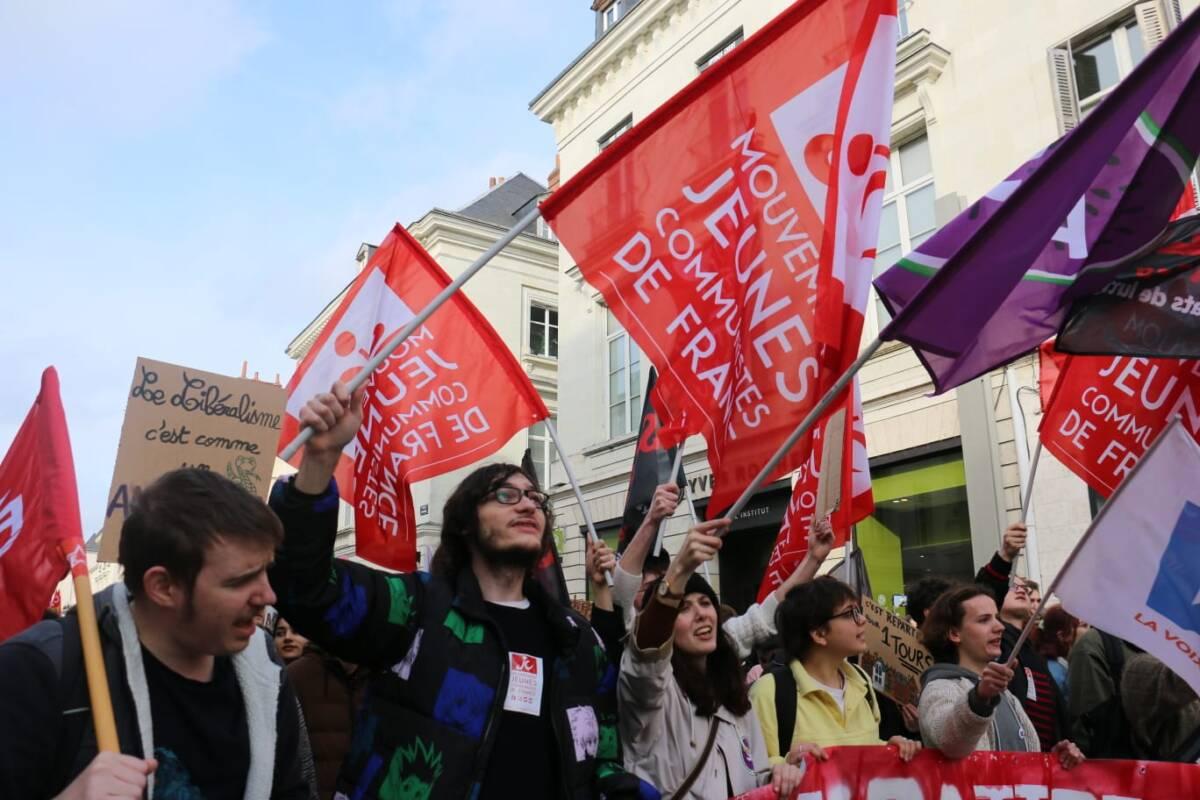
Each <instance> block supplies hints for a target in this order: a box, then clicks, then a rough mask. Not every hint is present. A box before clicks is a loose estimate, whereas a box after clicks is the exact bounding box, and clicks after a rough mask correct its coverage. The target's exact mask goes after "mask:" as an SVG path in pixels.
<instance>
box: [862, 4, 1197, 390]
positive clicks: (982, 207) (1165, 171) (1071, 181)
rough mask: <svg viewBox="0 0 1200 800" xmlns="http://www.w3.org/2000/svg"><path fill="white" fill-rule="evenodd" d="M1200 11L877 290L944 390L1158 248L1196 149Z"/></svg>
mask: <svg viewBox="0 0 1200 800" xmlns="http://www.w3.org/2000/svg"><path fill="white" fill-rule="evenodd" d="M1198 68H1200V14H1195V13H1193V14H1191V15H1190V16H1189V17H1188V18H1187V19H1186V20H1184V21H1183V23H1182V24H1181V25H1180V26H1179V27H1178V28H1177V29H1176V30H1175V31H1174V32H1173V33H1172V34H1171V35H1170V36H1169V37H1167V39H1166V40H1165V41H1164V42H1162V43H1161V44H1160V45H1159V46H1158V47H1156V48H1154V50H1152V51H1151V52H1150V53H1149V55H1147V57H1146V59H1145V60H1144V61H1143V62H1142V63H1141V64H1140V65H1138V67H1137V68H1136V69H1135V70H1134V71H1133V72H1132V73H1131V74H1130V75H1129V76H1128V77H1127V78H1126V79H1125V80H1124V81H1122V82H1121V84H1120V85H1119V86H1117V87H1116V89H1114V90H1113V92H1112V94H1111V95H1109V96H1108V97H1107V98H1106V99H1105V100H1104V101H1103V102H1102V103H1101V104H1100V105H1099V106H1098V107H1097V108H1096V109H1095V110H1094V111H1092V113H1091V114H1089V115H1088V116H1087V118H1086V119H1085V120H1084V121H1083V123H1082V124H1081V125H1080V126H1079V127H1077V128H1075V129H1074V130H1072V131H1070V132H1068V133H1067V134H1066V135H1065V136H1063V137H1062V138H1061V139H1059V140H1057V141H1056V142H1054V143H1053V144H1051V145H1050V146H1049V147H1047V148H1046V149H1045V150H1043V151H1042V152H1041V153H1039V154H1038V155H1037V156H1035V157H1034V158H1033V159H1031V160H1030V161H1028V162H1026V163H1025V164H1023V165H1022V166H1021V167H1020V168H1018V169H1017V171H1016V172H1014V173H1013V174H1012V175H1010V176H1009V177H1008V178H1007V179H1005V180H1004V181H1002V182H1001V183H1000V184H999V185H998V186H996V187H995V188H994V189H992V190H991V191H990V192H988V193H987V194H986V195H985V196H984V197H983V198H981V199H980V200H979V201H977V202H976V203H975V204H974V205H972V206H971V207H970V208H968V209H967V210H966V211H964V212H963V213H962V214H959V215H958V216H957V217H956V218H954V219H953V220H952V221H951V222H949V223H948V224H947V225H946V226H945V227H943V228H942V229H941V230H940V231H938V233H937V234H935V235H934V236H933V237H932V238H930V239H928V240H926V241H925V242H924V243H923V244H922V245H921V246H920V247H918V248H917V249H916V250H914V251H913V252H911V253H909V254H908V255H907V256H906V257H904V258H902V259H901V260H900V261H899V262H897V263H896V264H895V265H894V266H893V267H892V268H891V269H889V270H888V271H887V272H885V273H884V274H883V275H881V276H880V277H879V278H878V279H877V280H876V281H875V288H876V289H877V290H878V291H879V294H880V296H881V297H882V298H883V301H884V303H886V304H887V306H888V309H889V311H891V313H892V314H893V315H894V319H893V320H892V322H891V324H890V325H888V326H887V328H885V329H884V331H883V332H882V333H881V334H880V337H881V338H883V339H898V340H900V341H902V342H906V343H907V344H909V345H911V346H912V348H913V349H914V350H916V352H917V355H918V356H919V357H920V358H921V360H922V362H923V363H924V365H925V368H926V370H928V372H929V374H930V376H931V377H932V378H933V383H934V389H935V392H936V393H939V394H940V393H941V392H944V391H946V390H948V389H952V388H954V387H955V386H958V385H960V384H962V383H965V382H967V381H969V380H971V379H972V378H976V377H978V376H979V375H982V374H983V373H985V372H987V371H988V370H990V369H993V368H994V367H997V366H1000V365H1001V364H1005V363H1007V362H1008V361H1011V360H1012V359H1014V358H1016V357H1017V356H1020V355H1021V354H1023V353H1027V352H1029V351H1030V350H1033V349H1035V348H1036V347H1037V346H1038V345H1039V344H1040V343H1041V342H1042V341H1043V340H1045V339H1047V338H1049V337H1050V336H1053V335H1054V333H1055V331H1057V330H1058V327H1059V325H1060V324H1061V323H1062V321H1063V318H1064V316H1065V315H1066V313H1067V310H1068V309H1069V308H1070V307H1071V304H1072V303H1073V302H1074V301H1075V300H1076V299H1078V298H1080V297H1083V296H1086V295H1089V294H1092V293H1094V292H1097V291H1099V290H1101V289H1102V288H1104V286H1105V285H1107V284H1108V282H1109V279H1110V278H1109V269H1110V268H1111V267H1113V266H1115V265H1119V264H1121V263H1123V262H1125V261H1127V260H1128V259H1129V258H1131V257H1134V256H1136V255H1138V254H1140V253H1145V252H1150V251H1152V250H1153V249H1154V248H1155V246H1156V243H1157V240H1158V238H1159V237H1160V236H1161V235H1162V233H1163V230H1164V228H1165V227H1166V224H1167V221H1168V219H1169V218H1170V216H1171V212H1172V211H1173V210H1174V209H1175V206H1176V203H1177V202H1178V200H1179V196H1180V195H1181V194H1182V192H1183V190H1184V186H1185V185H1186V182H1187V180H1188V178H1189V175H1190V172H1191V169H1192V166H1193V165H1194V164H1195V161H1196V153H1197V151H1198V150H1200V76H1198Z"/></svg>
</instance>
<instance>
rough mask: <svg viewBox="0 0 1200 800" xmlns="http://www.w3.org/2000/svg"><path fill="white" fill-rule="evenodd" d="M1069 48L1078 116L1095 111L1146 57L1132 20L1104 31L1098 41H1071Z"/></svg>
mask: <svg viewBox="0 0 1200 800" xmlns="http://www.w3.org/2000/svg"><path fill="white" fill-rule="evenodd" d="M1070 47H1071V66H1072V69H1073V71H1074V73H1075V90H1076V98H1075V99H1076V100H1077V101H1078V102H1079V112H1080V114H1081V115H1086V114H1087V113H1088V112H1089V111H1091V110H1092V109H1093V108H1095V107H1096V105H1097V104H1098V103H1099V102H1100V101H1101V100H1103V99H1104V97H1105V96H1106V95H1107V94H1108V93H1109V92H1110V91H1112V89H1113V87H1114V86H1116V85H1117V84H1118V83H1120V82H1121V79H1122V78H1124V77H1125V76H1126V75H1128V74H1129V73H1130V72H1132V71H1133V68H1134V67H1136V66H1137V65H1138V64H1139V63H1141V60H1142V59H1143V58H1145V57H1146V44H1145V41H1144V40H1143V39H1142V30H1141V28H1140V27H1139V26H1138V24H1137V22H1136V21H1134V20H1131V21H1127V22H1125V23H1123V24H1120V25H1118V26H1117V27H1115V28H1113V29H1112V30H1109V31H1105V33H1104V34H1103V35H1102V36H1100V37H1099V38H1092V39H1088V40H1084V41H1081V42H1079V43H1078V44H1076V43H1074V42H1072V43H1071V45H1070Z"/></svg>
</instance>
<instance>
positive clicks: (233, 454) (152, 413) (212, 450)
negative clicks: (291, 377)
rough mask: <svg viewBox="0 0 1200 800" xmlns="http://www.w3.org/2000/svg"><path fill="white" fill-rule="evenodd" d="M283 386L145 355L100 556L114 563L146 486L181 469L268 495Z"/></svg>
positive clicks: (136, 375) (129, 406) (130, 402)
mask: <svg viewBox="0 0 1200 800" xmlns="http://www.w3.org/2000/svg"><path fill="white" fill-rule="evenodd" d="M284 399H285V397H284V391H283V387H281V386H277V385H275V384H270V383H263V382H262V381H256V380H250V379H246V378H231V377H228V376H225V375H217V374H215V373H212V372H203V371H201V370H198V369H192V368H190V367H181V366H178V365H176V364H168V363H166V362H163V361H152V360H151V359H148V358H139V359H138V360H137V365H136V366H135V367H134V370H133V382H132V384H131V385H130V388H129V396H128V399H127V402H126V406H125V422H124V424H123V425H122V427H121V443H120V445H119V446H118V447H117V463H116V467H115V468H114V469H113V479H112V486H111V488H110V489H109V491H108V502H107V504H106V507H105V511H104V527H103V529H102V531H103V533H102V535H101V538H100V560H101V561H116V559H117V546H118V544H119V543H120V538H121V525H122V524H124V522H125V517H126V516H127V515H128V514H129V510H130V506H131V504H132V503H133V501H134V499H135V498H136V497H137V496H138V494H139V493H140V492H141V491H142V488H143V487H145V486H147V485H148V484H150V483H151V482H153V481H154V479H155V478H157V477H159V476H160V475H162V474H163V473H165V472H169V471H170V470H173V469H178V468H180V467H198V468H200V469H210V470H214V471H216V472H218V473H220V474H221V475H224V476H225V477H227V478H229V479H230V480H232V481H233V482H235V483H237V484H239V485H240V486H242V487H243V488H245V489H246V490H247V491H249V492H251V493H253V494H256V495H258V496H259V497H262V498H266V496H267V491H268V490H269V489H270V486H271V469H272V466H273V465H274V463H275V448H276V445H277V443H278V441H279V431H280V425H281V422H282V419H283V403H284Z"/></svg>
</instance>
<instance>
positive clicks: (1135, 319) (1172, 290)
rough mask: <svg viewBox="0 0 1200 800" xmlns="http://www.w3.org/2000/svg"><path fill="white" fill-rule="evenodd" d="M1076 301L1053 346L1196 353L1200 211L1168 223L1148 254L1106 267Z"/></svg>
mask: <svg viewBox="0 0 1200 800" xmlns="http://www.w3.org/2000/svg"><path fill="white" fill-rule="evenodd" d="M1108 271H1109V272H1110V273H1111V275H1112V278H1113V279H1112V281H1110V282H1109V284H1108V285H1107V286H1105V287H1104V289H1102V290H1101V291H1099V292H1097V293H1096V294H1093V295H1089V296H1088V297H1085V298H1082V299H1080V300H1077V301H1076V302H1075V305H1074V306H1072V308H1071V313H1070V314H1069V315H1068V317H1067V321H1066V322H1065V323H1064V324H1063V326H1062V330H1061V331H1059V334H1058V341H1057V342H1056V344H1055V347H1056V349H1058V350H1059V351H1060V352H1063V353H1073V354H1076V355H1121V356H1145V357H1147V358H1200V215H1197V214H1192V215H1189V216H1186V217H1182V218H1180V219H1177V220H1175V221H1174V222H1172V223H1171V224H1170V225H1168V226H1167V228H1166V230H1165V231H1164V234H1163V238H1162V240H1161V241H1160V242H1159V243H1158V246H1157V247H1156V249H1155V250H1154V252H1153V253H1150V254H1149V255H1145V256H1141V257H1139V258H1132V259H1129V260H1128V261H1125V262H1123V263H1119V264H1116V265H1114V266H1112V267H1109V268H1108Z"/></svg>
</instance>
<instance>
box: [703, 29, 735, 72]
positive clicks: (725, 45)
mask: <svg viewBox="0 0 1200 800" xmlns="http://www.w3.org/2000/svg"><path fill="white" fill-rule="evenodd" d="M745 38H746V36H745V34H744V33H742V29H741V28H738V29H737V30H736V31H734V32H733V33H731V34H729V35H728V36H726V37H725V38H724V39H722V40H721V43H720V44H718V45H717V46H716V47H714V48H713V49H712V50H709V51H708V52H707V53H705V54H704V55H702V56H700V58H699V59H697V60H696V67H697V69H699V70H700V71H701V72H704V70H706V69H708V68H709V67H711V66H712V65H713V64H715V63H717V61H719V60H720V58H721V56H723V55H725V54H726V53H728V52H729V51H730V50H732V49H733V48H735V47H737V46H738V45H739V44H741V43H742V40H743V39H745Z"/></svg>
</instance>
